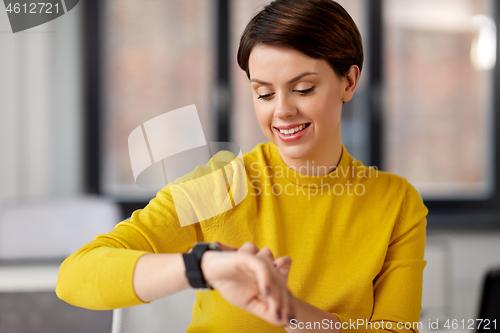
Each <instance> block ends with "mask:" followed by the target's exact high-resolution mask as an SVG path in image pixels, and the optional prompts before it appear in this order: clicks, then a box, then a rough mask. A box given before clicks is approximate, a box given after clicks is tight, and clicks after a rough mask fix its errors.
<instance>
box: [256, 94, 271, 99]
mask: <svg viewBox="0 0 500 333" xmlns="http://www.w3.org/2000/svg"><path fill="white" fill-rule="evenodd" d="M272 95H273V94H272V93H271V94H265V95H259V97H257V99H261V98H262V99H264V100H266V101H268V100H270V99H271V96H272Z"/></svg>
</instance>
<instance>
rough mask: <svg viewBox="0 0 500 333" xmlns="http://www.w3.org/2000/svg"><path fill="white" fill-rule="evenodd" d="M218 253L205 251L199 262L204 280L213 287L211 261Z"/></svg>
mask: <svg viewBox="0 0 500 333" xmlns="http://www.w3.org/2000/svg"><path fill="white" fill-rule="evenodd" d="M217 255H219V253H217V251H206V252H205V253H204V254H203V256H202V257H201V262H200V268H201V271H202V273H203V277H204V278H205V281H206V283H207V285H208V286H210V287H212V288H213V281H212V280H213V275H212V270H211V267H212V263H213V260H214V257H217Z"/></svg>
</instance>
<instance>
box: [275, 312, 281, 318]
mask: <svg viewBox="0 0 500 333" xmlns="http://www.w3.org/2000/svg"><path fill="white" fill-rule="evenodd" d="M276 317H277V318H278V320H281V310H278V312H277V313H276Z"/></svg>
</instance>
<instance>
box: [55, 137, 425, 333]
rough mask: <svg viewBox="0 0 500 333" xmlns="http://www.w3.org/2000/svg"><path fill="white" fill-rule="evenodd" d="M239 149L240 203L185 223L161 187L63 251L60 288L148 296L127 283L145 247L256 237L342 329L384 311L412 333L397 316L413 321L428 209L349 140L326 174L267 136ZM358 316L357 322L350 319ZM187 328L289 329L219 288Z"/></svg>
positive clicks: (79, 297) (297, 289) (122, 303)
mask: <svg viewBox="0 0 500 333" xmlns="http://www.w3.org/2000/svg"><path fill="white" fill-rule="evenodd" d="M243 158H244V163H245V169H246V172H247V176H248V189H249V192H248V195H247V196H246V197H245V199H244V200H243V201H242V202H241V203H239V204H238V205H237V206H236V208H233V209H230V210H228V211H226V212H225V213H223V214H220V215H218V216H216V217H214V218H210V219H208V220H205V221H202V222H200V223H195V224H191V225H188V226H184V227H180V225H179V220H178V217H177V214H176V211H175V208H174V206H173V204H172V197H171V192H170V190H169V188H168V186H167V187H166V188H165V189H163V190H161V191H160V192H159V193H158V194H157V196H156V198H154V199H153V200H151V201H150V203H149V204H148V205H147V206H146V207H145V208H144V209H142V210H137V211H135V212H134V213H133V215H132V216H131V218H130V220H126V221H123V222H121V223H119V224H118V225H117V226H116V227H115V228H114V230H112V231H111V232H109V233H108V234H105V235H99V236H97V237H96V238H95V239H94V240H93V241H92V242H90V243H89V244H87V245H85V246H83V247H82V248H81V249H79V250H78V251H77V252H75V253H74V254H72V255H71V256H70V257H68V258H67V259H66V260H65V261H64V263H63V264H62V265H61V268H60V272H59V279H58V283H57V287H56V293H57V295H58V296H59V297H60V298H61V299H63V300H64V301H66V302H68V303H70V304H73V305H76V306H80V307H84V308H89V309H96V310H101V309H113V308H122V307H128V306H133V305H139V304H143V303H142V302H141V301H140V300H139V299H138V298H137V296H136V295H135V293H134V290H133V286H132V276H133V271H134V266H135V264H136V262H137V260H138V258H139V257H140V256H142V255H143V254H145V253H148V252H155V253H176V252H187V251H188V250H189V249H190V248H191V247H192V246H193V244H194V242H196V241H219V242H221V243H223V244H228V245H232V246H235V247H239V246H241V245H242V244H243V243H245V242H247V241H251V242H253V243H255V244H256V245H257V246H258V247H259V248H260V247H264V246H267V247H269V248H270V249H271V250H272V251H273V253H274V254H275V256H277V257H279V256H284V255H288V256H290V257H291V258H292V268H291V270H290V274H289V280H288V285H289V288H290V290H291V292H292V293H293V294H294V295H295V296H297V297H298V298H300V299H303V300H305V301H307V302H309V303H311V304H313V305H314V306H316V307H319V308H321V309H323V310H326V311H328V312H330V313H334V314H336V315H337V316H338V317H339V318H340V320H341V321H342V322H343V323H344V328H343V330H342V332H350V331H357V332H359V331H371V330H370V329H366V326H365V324H366V322H368V321H371V322H374V323H376V322H381V321H382V320H383V321H384V322H387V321H391V322H393V331H396V332H411V331H412V330H405V329H396V323H397V322H403V323H405V322H418V320H419V316H420V309H421V297H422V274H423V269H424V266H425V264H426V262H425V261H424V260H423V257H424V247H425V229H426V215H427V212H428V211H427V208H426V207H425V205H424V204H423V201H422V198H421V197H420V195H419V193H418V192H417V191H416V190H415V188H414V187H413V186H412V185H411V184H409V183H408V182H407V181H406V179H404V178H401V177H399V176H396V175H394V174H390V173H386V172H382V171H377V170H375V169H374V168H372V167H366V166H364V165H363V164H362V163H361V162H359V161H357V160H355V159H353V158H352V157H351V155H350V154H349V153H348V152H347V150H346V149H345V147H344V146H342V157H341V159H340V162H339V165H338V167H337V169H336V170H335V171H333V172H332V173H330V174H328V175H325V176H304V175H301V174H299V173H296V172H294V171H293V170H291V169H290V168H288V167H287V166H286V164H285V163H284V162H283V161H282V159H281V157H280V155H279V152H278V148H277V147H276V145H274V144H273V143H270V142H268V143H262V144H259V145H257V146H256V147H255V148H254V149H253V150H252V151H251V152H250V153H248V154H244V155H243ZM207 165H210V164H207ZM358 319H363V322H362V323H363V326H362V327H361V326H359V327H357V328H358V329H354V326H352V323H353V322H355V321H356V320H358ZM348 323H350V325H349V327H348ZM360 323H361V322H360ZM304 324H307V323H304ZM375 327H376V326H375ZM372 330H373V331H378V330H376V329H372ZM413 331H415V332H418V330H417V329H414V330H413ZM187 332H217V333H221V332H230V333H234V332H238V333H245V332H249V333H250V332H251V333H254V332H284V329H283V328H281V327H275V326H273V325H271V324H268V323H267V322H265V321H264V320H261V319H259V318H257V317H255V316H253V315H252V314H249V313H247V312H245V311H243V310H241V309H239V308H237V307H235V306H233V305H231V304H229V303H227V302H226V301H225V300H224V299H223V298H222V297H221V296H220V294H219V293H218V292H217V291H209V292H204V291H200V292H197V295H196V303H195V306H194V308H193V320H192V322H191V324H190V326H189V327H188V329H187Z"/></svg>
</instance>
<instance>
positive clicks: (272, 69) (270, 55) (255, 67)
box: [248, 43, 329, 80]
mask: <svg viewBox="0 0 500 333" xmlns="http://www.w3.org/2000/svg"><path fill="white" fill-rule="evenodd" d="M248 67H249V71H250V78H251V79H253V78H258V79H261V80H265V79H266V78H273V79H280V78H283V79H285V80H288V79H290V77H293V76H295V75H298V74H300V73H303V72H317V73H320V72H321V71H323V70H327V69H328V67H329V66H328V63H327V62H326V61H325V60H320V59H314V58H311V57H309V56H308V55H306V54H304V53H302V52H300V51H298V50H295V49H292V48H288V47H284V46H276V45H267V44H263V43H259V44H257V45H255V46H254V47H253V48H252V51H251V52H250V57H249V59H248Z"/></svg>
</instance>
